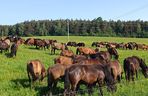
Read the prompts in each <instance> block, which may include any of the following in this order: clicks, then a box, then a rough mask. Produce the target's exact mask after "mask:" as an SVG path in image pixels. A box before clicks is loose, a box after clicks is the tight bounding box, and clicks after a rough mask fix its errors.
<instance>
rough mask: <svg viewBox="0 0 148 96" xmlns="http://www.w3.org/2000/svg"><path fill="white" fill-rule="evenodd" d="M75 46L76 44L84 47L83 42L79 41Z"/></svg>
mask: <svg viewBox="0 0 148 96" xmlns="http://www.w3.org/2000/svg"><path fill="white" fill-rule="evenodd" d="M77 46H78V47H85V43H83V42H79V43H78V44H77Z"/></svg>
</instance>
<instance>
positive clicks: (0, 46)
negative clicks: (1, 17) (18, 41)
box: [0, 41, 10, 53]
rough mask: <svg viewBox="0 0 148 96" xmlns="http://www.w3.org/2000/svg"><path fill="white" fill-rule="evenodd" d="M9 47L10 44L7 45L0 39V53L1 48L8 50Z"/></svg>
mask: <svg viewBox="0 0 148 96" xmlns="http://www.w3.org/2000/svg"><path fill="white" fill-rule="evenodd" d="M9 48H10V45H8V44H7V43H6V42H4V41H0V50H1V53H2V52H3V50H5V51H9Z"/></svg>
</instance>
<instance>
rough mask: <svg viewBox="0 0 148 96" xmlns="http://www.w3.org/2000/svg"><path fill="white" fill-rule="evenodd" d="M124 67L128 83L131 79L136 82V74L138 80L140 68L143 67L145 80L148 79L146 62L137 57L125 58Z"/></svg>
mask: <svg viewBox="0 0 148 96" xmlns="http://www.w3.org/2000/svg"><path fill="white" fill-rule="evenodd" d="M123 67H124V72H125V78H126V80H128V81H130V79H132V81H134V75H135V74H136V78H138V70H139V67H141V69H142V73H143V75H144V76H145V78H147V77H148V67H147V66H146V64H145V62H144V61H143V60H142V59H141V58H139V57H137V56H132V57H127V58H125V59H124V66H123Z"/></svg>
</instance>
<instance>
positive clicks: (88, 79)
mask: <svg viewBox="0 0 148 96" xmlns="http://www.w3.org/2000/svg"><path fill="white" fill-rule="evenodd" d="M80 81H83V82H85V83H86V84H87V86H88V87H89V88H90V89H92V87H93V85H95V83H98V85H99V93H100V94H101V96H103V91H102V88H101V87H102V85H103V83H104V81H105V82H106V84H107V87H108V89H110V91H112V92H113V91H114V90H115V83H114V79H113V77H112V75H111V70H110V67H109V66H107V65H103V64H102V65H99V64H95V65H82V64H76V65H73V66H71V67H69V68H67V69H66V71H65V81H64V90H65V91H64V94H65V95H67V94H69V93H68V92H70V89H71V91H72V94H70V96H73V95H75V91H76V88H77V87H78V84H79V83H80Z"/></svg>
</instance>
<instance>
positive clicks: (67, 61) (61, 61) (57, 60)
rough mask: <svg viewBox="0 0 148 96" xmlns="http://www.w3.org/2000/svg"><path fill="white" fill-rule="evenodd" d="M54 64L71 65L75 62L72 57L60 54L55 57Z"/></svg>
mask: <svg viewBox="0 0 148 96" xmlns="http://www.w3.org/2000/svg"><path fill="white" fill-rule="evenodd" d="M54 64H64V65H70V64H73V59H72V58H71V57H66V56H59V57H57V58H55V59H54Z"/></svg>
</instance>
